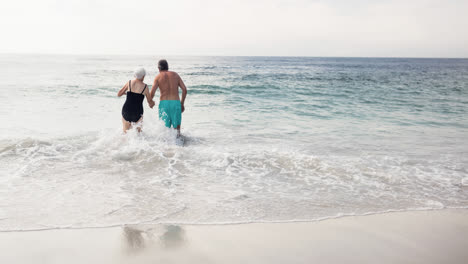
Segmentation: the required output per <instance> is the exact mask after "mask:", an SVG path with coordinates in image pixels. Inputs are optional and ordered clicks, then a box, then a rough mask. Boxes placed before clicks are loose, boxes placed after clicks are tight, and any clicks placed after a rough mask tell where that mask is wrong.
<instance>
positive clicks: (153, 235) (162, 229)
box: [123, 225, 185, 252]
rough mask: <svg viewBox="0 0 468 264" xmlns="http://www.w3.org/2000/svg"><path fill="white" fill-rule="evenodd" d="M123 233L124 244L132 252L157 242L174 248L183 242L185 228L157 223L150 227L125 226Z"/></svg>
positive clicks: (162, 245)
mask: <svg viewBox="0 0 468 264" xmlns="http://www.w3.org/2000/svg"><path fill="white" fill-rule="evenodd" d="M123 233H124V237H125V244H126V246H127V247H128V249H129V250H130V251H132V252H135V251H139V250H141V249H143V248H145V247H148V246H149V245H155V246H156V245H157V244H159V246H161V247H164V248H171V249H174V248H178V247H180V246H182V245H183V244H184V243H185V230H184V229H183V228H182V227H180V226H177V225H157V226H153V227H151V228H143V227H140V228H138V227H134V226H133V227H131V226H125V227H124V228H123ZM158 242H159V243H158Z"/></svg>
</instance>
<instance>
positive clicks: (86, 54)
mask: <svg viewBox="0 0 468 264" xmlns="http://www.w3.org/2000/svg"><path fill="white" fill-rule="evenodd" d="M0 55H44V56H47V55H51V56H138V57H142V56H160V57H282V58H356V59H357V58H368V59H372V58H375V59H468V57H425V56H421V57H418V56H416V57H405V56H326V55H325V56H317V55H196V54H166V55H165V56H161V55H157V54H141V53H140V54H130V53H127V54H123V53H112V54H111V53H107V54H105V53H41V52H0Z"/></svg>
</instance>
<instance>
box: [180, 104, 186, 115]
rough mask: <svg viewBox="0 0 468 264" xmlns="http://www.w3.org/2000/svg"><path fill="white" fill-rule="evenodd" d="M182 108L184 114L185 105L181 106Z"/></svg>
mask: <svg viewBox="0 0 468 264" xmlns="http://www.w3.org/2000/svg"><path fill="white" fill-rule="evenodd" d="M180 106H181V107H182V113H183V112H184V111H185V106H184V104H180Z"/></svg>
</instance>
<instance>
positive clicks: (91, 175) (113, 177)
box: [0, 54, 468, 231]
mask: <svg viewBox="0 0 468 264" xmlns="http://www.w3.org/2000/svg"><path fill="white" fill-rule="evenodd" d="M160 58H162V57H159V56H104V55H103V56H84V55H80V56H78V55H77V56H74V55H73V56H72V55H5V54H4V55H0V72H1V78H0V89H1V91H2V93H1V94H0V130H1V135H0V231H18V230H42V229H55V228H86V227H108V226H119V225H124V224H139V223H150V224H151V223H174V224H231V223H252V222H291V221H315V220H321V219H327V218H334V217H340V216H347V215H365V214H374V213H382V212H390V211H406V210H433V209H442V208H468V59H410V58H312V57H195V56H193V57H182V56H172V57H171V56H169V57H166V59H167V60H168V62H169V67H170V70H174V71H176V72H178V73H179V75H180V76H181V77H182V79H183V80H184V82H185V84H186V86H187V88H188V96H187V99H186V104H185V108H186V110H185V112H184V113H183V115H182V134H183V135H184V136H185V138H186V142H185V146H184V147H180V146H177V145H176V144H175V139H174V136H175V132H174V131H173V130H170V129H166V128H165V127H164V126H163V124H162V123H161V121H159V120H158V115H157V104H158V102H159V97H158V96H159V92H158V93H157V94H156V96H155V99H156V100H155V101H156V107H155V108H154V109H150V108H149V107H148V105H147V103H146V102H144V111H145V112H144V124H143V132H142V133H141V134H138V133H137V132H135V131H134V130H132V131H130V132H129V133H128V134H127V135H123V134H122V122H121V108H122V105H123V103H124V101H125V98H124V97H121V98H118V97H117V96H116V95H117V91H118V90H119V89H120V88H121V87H122V86H123V85H124V84H125V83H126V82H128V80H130V79H132V72H133V70H134V69H135V68H137V67H140V66H142V67H144V68H145V69H146V70H147V72H148V74H147V77H146V78H145V82H146V83H147V84H148V85H151V84H152V81H153V79H154V77H155V76H156V74H157V61H158V60H159V59H160Z"/></svg>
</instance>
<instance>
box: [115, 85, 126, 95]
mask: <svg viewBox="0 0 468 264" xmlns="http://www.w3.org/2000/svg"><path fill="white" fill-rule="evenodd" d="M127 89H128V83H126V84H125V85H124V87H122V89H120V91H119V92H118V93H117V96H118V97H120V96H122V95H124V94H126V93H127Z"/></svg>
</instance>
